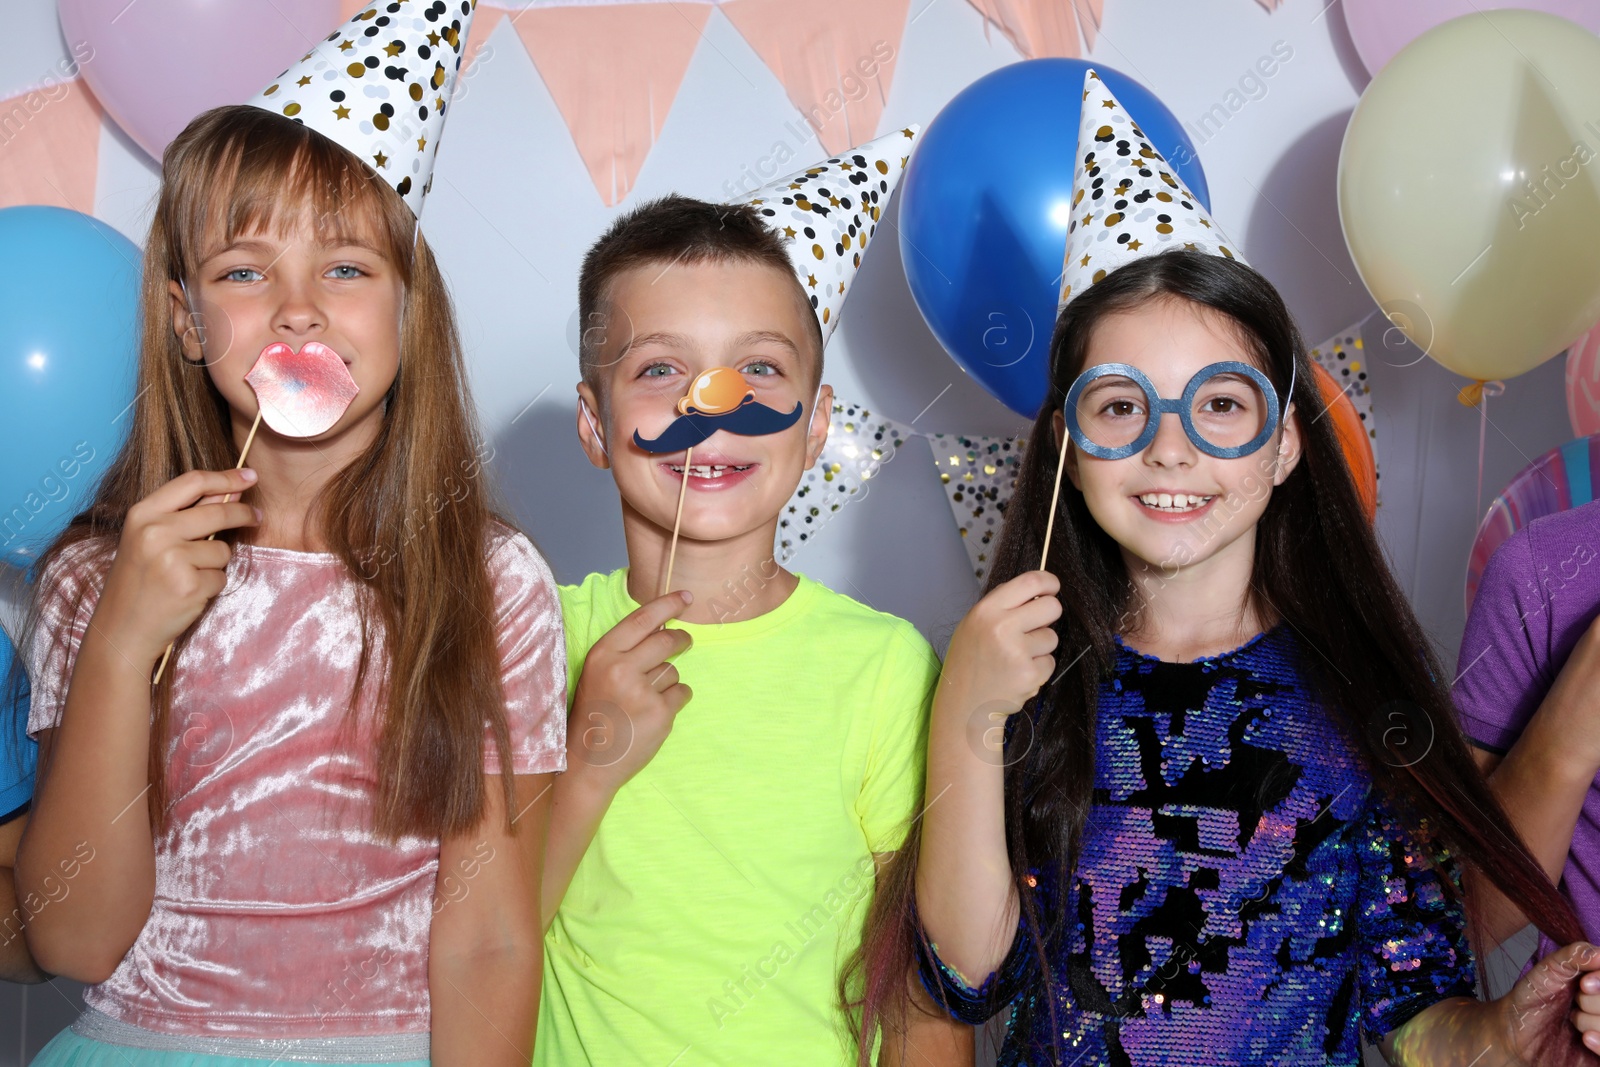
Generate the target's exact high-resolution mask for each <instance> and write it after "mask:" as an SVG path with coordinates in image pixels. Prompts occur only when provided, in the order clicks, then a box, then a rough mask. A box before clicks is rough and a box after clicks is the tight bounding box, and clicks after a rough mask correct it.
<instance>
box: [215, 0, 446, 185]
mask: <svg viewBox="0 0 1600 1067" xmlns="http://www.w3.org/2000/svg"><path fill="white" fill-rule="evenodd" d="M476 7H477V0H449V2H446V0H377V2H375V3H372V4H369V5H367V6H366V7H365V8H363V9H362V11H361V13H360V14H358V15H356V17H355V18H353V19H351V20H350V21H349V22H347V23H345V24H344V25H343V26H342V27H340V28H339V30H338V31H337V32H336V33H333V34H331V35H330V36H329V37H328V38H327V40H325V41H323V42H322V43H320V44H318V45H317V46H316V47H315V48H313V49H312V50H311V51H309V52H307V53H306V54H305V55H304V56H303V57H302V58H301V59H300V61H299V62H298V63H296V64H294V65H293V66H291V67H290V68H289V69H288V70H286V71H284V72H283V73H282V74H281V75H279V76H278V79H277V80H276V81H274V82H273V83H272V84H271V85H269V86H267V88H265V89H263V90H262V91H261V92H260V93H259V94H257V95H256V96H255V97H254V98H253V99H251V100H248V101H246V103H247V104H250V105H251V106H253V107H259V108H261V109H262V110H264V111H270V112H272V113H273V114H274V115H283V116H286V117H288V118H291V119H293V120H294V121H296V122H299V123H303V124H304V125H307V126H310V127H311V128H312V129H313V130H316V131H317V132H318V133H320V134H322V135H323V136H325V137H328V138H330V139H331V140H333V141H334V142H335V143H336V144H338V145H341V146H342V147H344V148H347V149H349V150H350V151H351V152H353V153H354V154H355V155H356V156H358V157H359V158H361V159H362V160H365V161H366V163H367V165H368V166H369V167H371V168H372V170H373V172H374V173H376V174H377V175H378V177H380V178H382V179H383V180H384V181H386V182H388V183H389V185H391V186H393V187H394V191H395V192H397V193H399V194H400V197H401V199H403V200H404V201H405V202H406V205H407V206H408V207H410V208H411V211H412V213H413V214H415V215H419V216H420V215H421V214H422V200H423V198H424V197H425V196H427V194H428V189H429V187H430V186H431V185H432V184H433V158H434V153H435V152H437V151H438V143H439V134H440V131H441V130H442V129H443V127H444V112H445V108H446V107H447V106H448V104H449V101H450V96H451V94H452V93H453V92H454V91H455V87H456V75H457V72H458V71H459V70H460V68H461V58H462V55H463V54H464V52H465V49H466V45H467V29H468V27H469V26H470V24H471V22H472V13H473V10H474V9H475V8H476Z"/></svg>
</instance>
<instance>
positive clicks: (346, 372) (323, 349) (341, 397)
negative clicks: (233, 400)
mask: <svg viewBox="0 0 1600 1067" xmlns="http://www.w3.org/2000/svg"><path fill="white" fill-rule="evenodd" d="M244 380H245V381H247V382H249V383H250V388H251V389H254V390H255V394H256V401H257V403H259V404H260V407H261V417H262V418H263V419H265V420H266V423H267V425H268V426H270V427H272V429H273V430H274V431H275V432H277V433H280V434H282V435H283V436H285V437H315V436H317V434H320V433H326V432H327V431H329V430H331V429H332V428H333V425H334V423H336V422H338V421H339V420H340V419H341V418H343V417H344V413H345V412H346V411H347V410H349V408H350V402H351V401H352V400H354V399H355V398H356V394H357V393H358V392H360V391H361V387H360V386H358V385H356V380H355V379H354V378H352V377H350V369H349V368H348V367H346V366H345V365H344V360H342V359H340V358H339V353H337V352H335V351H334V350H333V349H331V348H329V347H328V346H327V345H325V344H322V343H321V342H320V341H307V342H306V343H305V344H304V345H303V346H302V347H301V349H300V351H298V352H296V351H295V350H294V349H292V348H290V347H289V346H288V345H286V344H284V343H283V342H282V341H278V342H276V343H274V344H270V345H268V346H267V347H266V348H263V349H262V350H261V355H260V356H258V357H256V364H255V366H253V367H251V368H250V373H249V374H246V375H245V376H244Z"/></svg>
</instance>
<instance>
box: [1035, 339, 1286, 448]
mask: <svg viewBox="0 0 1600 1067" xmlns="http://www.w3.org/2000/svg"><path fill="white" fill-rule="evenodd" d="M1298 372H1299V370H1298V368H1295V369H1294V370H1291V371H1290V374H1289V392H1288V394H1287V397H1289V398H1292V397H1293V396H1294V382H1295V375H1296V374H1298ZM1111 374H1117V375H1121V376H1122V377H1124V378H1128V379H1130V380H1132V381H1133V383H1134V384H1135V385H1137V386H1138V387H1139V388H1140V389H1141V390H1142V391H1143V392H1144V395H1145V399H1146V400H1147V401H1149V408H1148V409H1147V410H1148V411H1149V412H1150V417H1149V419H1148V420H1147V421H1146V423H1145V427H1144V432H1142V433H1141V434H1139V436H1138V437H1137V438H1135V439H1134V440H1133V441H1131V442H1129V443H1128V444H1125V445H1119V446H1117V447H1116V448H1107V447H1106V446H1104V445H1097V444H1095V443H1094V442H1093V441H1091V440H1089V438H1088V437H1087V435H1085V434H1084V432H1083V430H1082V429H1081V428H1080V427H1079V426H1078V398H1079V397H1080V396H1082V395H1083V391H1084V390H1085V389H1087V388H1088V387H1089V385H1090V384H1091V383H1093V382H1094V381H1095V380H1096V379H1099V378H1104V377H1106V376H1107V375H1111ZM1219 374H1238V375H1242V376H1243V377H1245V378H1248V379H1250V380H1251V381H1252V382H1254V383H1255V384H1256V386H1257V388H1259V389H1260V390H1261V395H1262V396H1263V397H1264V398H1265V401H1266V405H1267V419H1266V423H1265V424H1264V425H1263V426H1262V428H1261V432H1260V433H1258V434H1256V435H1255V437H1253V438H1251V439H1250V440H1249V441H1247V442H1245V443H1244V444H1242V445H1234V446H1232V447H1228V448H1224V447H1221V446H1218V445H1214V444H1212V443H1211V442H1210V441H1207V440H1206V439H1205V438H1204V437H1202V436H1200V432H1199V431H1198V430H1196V429H1195V427H1194V415H1193V413H1192V412H1193V407H1194V398H1195V397H1196V396H1197V395H1198V394H1199V392H1200V390H1201V389H1203V388H1204V387H1205V384H1206V382H1208V381H1210V380H1211V379H1212V378H1214V377H1216V376H1217V375H1219ZM1284 403H1285V404H1286V403H1287V399H1286V400H1285V401H1284ZM1064 408H1065V410H1064V411H1063V412H1062V414H1063V415H1064V416H1066V421H1067V433H1068V434H1070V435H1071V437H1072V442H1073V443H1074V444H1076V445H1077V446H1078V447H1079V448H1081V449H1083V451H1084V452H1086V453H1088V454H1089V455H1091V456H1094V457H1095V458H1096V459H1127V458H1128V457H1129V456H1136V455H1138V454H1139V453H1140V452H1143V451H1144V450H1145V449H1146V448H1149V447H1150V442H1151V441H1154V440H1155V438H1156V433H1157V432H1158V431H1159V430H1160V429H1161V416H1163V415H1165V414H1166V413H1167V412H1171V413H1172V414H1174V415H1176V416H1178V419H1179V420H1180V421H1181V422H1182V423H1183V432H1184V434H1186V435H1187V436H1188V438H1189V440H1190V441H1191V442H1192V443H1193V444H1194V446H1195V447H1196V448H1198V449H1199V450H1200V451H1202V452H1204V453H1205V454H1206V455H1208V456H1215V457H1216V458H1218V459H1238V458H1239V457H1240V456H1248V455H1250V454H1251V453H1253V452H1256V451H1258V450H1259V449H1260V448H1261V446H1262V445H1264V444H1266V443H1267V441H1268V440H1270V439H1271V438H1272V435H1273V433H1275V432H1276V431H1277V429H1278V422H1279V418H1280V415H1281V414H1282V408H1281V406H1280V404H1279V400H1278V391H1277V390H1276V389H1274V388H1273V386H1272V382H1270V381H1269V380H1268V379H1267V376H1266V375H1265V374H1262V373H1261V372H1260V371H1259V370H1257V369H1256V368H1254V367H1252V366H1250V365H1249V364H1248V363H1240V362H1238V361H1236V360H1229V361H1226V362H1222V363H1213V364H1211V365H1210V366H1206V367H1202V368H1200V370H1199V371H1198V372H1197V373H1196V374H1195V376H1194V377H1193V378H1190V379H1189V384H1188V385H1187V386H1185V387H1184V390H1183V396H1182V397H1180V398H1178V399H1176V400H1169V399H1167V398H1165V397H1162V396H1159V395H1158V394H1157V393H1156V387H1155V383H1153V382H1152V381H1151V380H1150V379H1149V378H1148V377H1146V376H1145V374H1144V372H1143V371H1141V370H1139V368H1137V367H1131V366H1129V365H1128V364H1126V363H1101V364H1099V365H1098V366H1094V367H1090V368H1089V369H1088V370H1086V371H1084V372H1083V373H1082V374H1080V375H1078V380H1077V381H1075V382H1073V383H1072V389H1071V391H1069V392H1068V393H1067V400H1066V404H1065V405H1064Z"/></svg>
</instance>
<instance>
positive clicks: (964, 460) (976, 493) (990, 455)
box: [928, 433, 1024, 582]
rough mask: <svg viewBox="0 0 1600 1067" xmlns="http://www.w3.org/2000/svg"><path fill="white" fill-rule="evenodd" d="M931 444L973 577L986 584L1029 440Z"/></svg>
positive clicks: (939, 440) (935, 440)
mask: <svg viewBox="0 0 1600 1067" xmlns="http://www.w3.org/2000/svg"><path fill="white" fill-rule="evenodd" d="M928 443H929V444H930V445H931V446H932V447H933V462H934V465H935V466H936V467H937V468H938V470H939V481H940V482H941V483H943V485H944V492H945V496H946V497H947V498H949V501H950V510H951V511H952V512H953V513H954V514H955V519H956V527H957V528H958V529H959V530H960V531H961V544H962V546H963V547H964V548H966V550H967V558H968V559H970V560H971V561H972V573H973V574H975V575H976V576H977V578H978V580H979V581H980V582H981V581H983V580H984V578H986V577H987V576H988V574H989V566H990V564H991V563H992V562H993V561H994V550H995V548H996V547H997V545H998V542H999V539H1000V524H1001V520H1002V519H1003V518H1004V517H1005V509H1006V503H1007V502H1008V501H1009V500H1010V499H1011V493H1012V490H1013V489H1015V488H1016V484H1017V472H1018V470H1019V469H1020V468H1021V466H1022V446H1023V443H1024V439H1023V438H1021V437H963V436H961V435H959V434H944V433H936V434H930V435H929V436H928Z"/></svg>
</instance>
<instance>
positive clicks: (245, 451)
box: [150, 407, 261, 685]
mask: <svg viewBox="0 0 1600 1067" xmlns="http://www.w3.org/2000/svg"><path fill="white" fill-rule="evenodd" d="M260 428H261V409H260V408H259V407H258V408H256V421H255V422H252V423H251V424H250V435H249V436H248V437H246V438H245V439H244V447H243V448H241V449H239V462H237V463H235V464H234V465H233V469H234V470H238V469H239V468H240V467H243V466H244V460H245V457H246V456H248V455H249V454H250V446H251V445H252V444H253V443H255V439H256V430H258V429H260ZM231 496H233V494H232V493H224V494H222V503H224V504H226V503H228V498H229V497H231ZM216 539H217V535H216V534H212V535H211V536H210V537H208V538H206V540H207V541H215V540H216ZM177 643H178V642H177V640H176V639H173V640H172V641H171V642H170V643H169V644H168V645H167V650H166V651H165V652H163V653H161V662H160V663H159V664H157V666H156V676H155V677H154V678H152V679H151V680H150V684H151V685H158V684H160V682H161V674H162V672H163V671H165V670H166V669H167V660H169V659H171V658H172V648H173V646H174V645H176V644H177Z"/></svg>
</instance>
